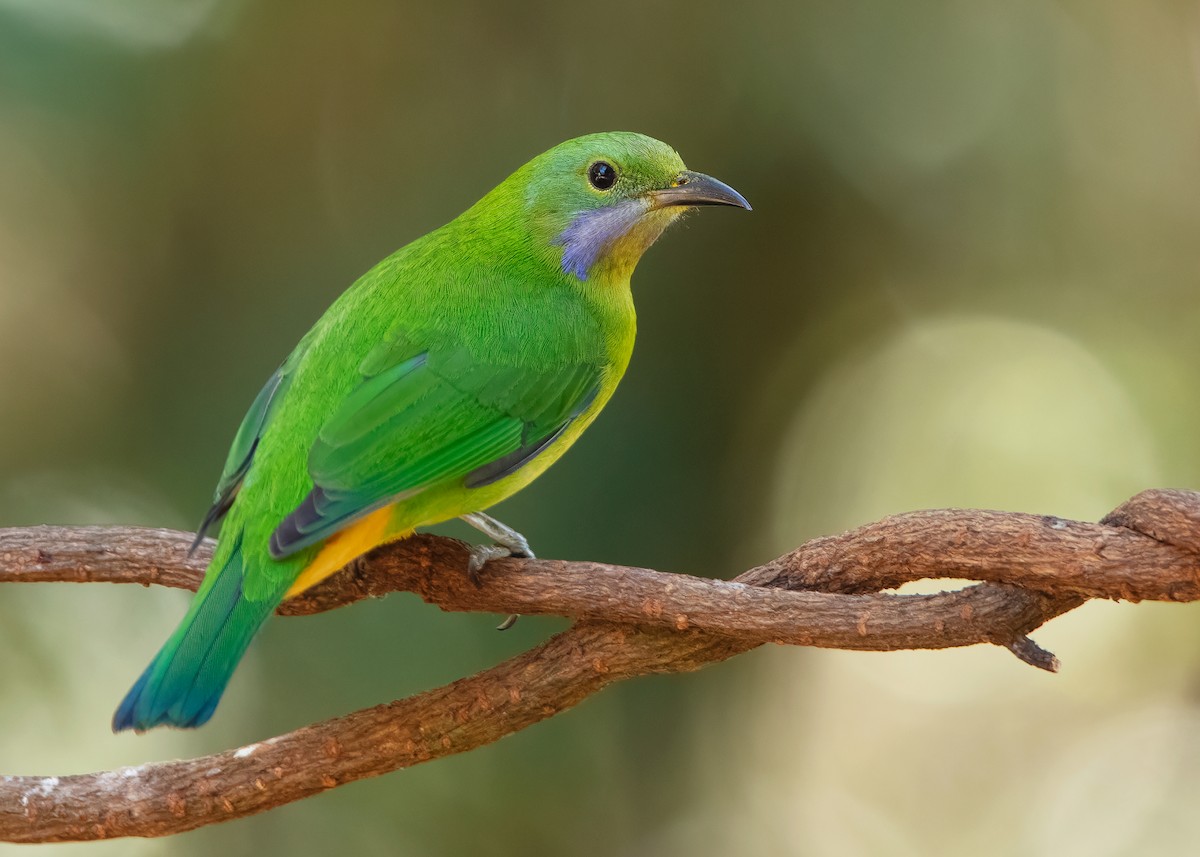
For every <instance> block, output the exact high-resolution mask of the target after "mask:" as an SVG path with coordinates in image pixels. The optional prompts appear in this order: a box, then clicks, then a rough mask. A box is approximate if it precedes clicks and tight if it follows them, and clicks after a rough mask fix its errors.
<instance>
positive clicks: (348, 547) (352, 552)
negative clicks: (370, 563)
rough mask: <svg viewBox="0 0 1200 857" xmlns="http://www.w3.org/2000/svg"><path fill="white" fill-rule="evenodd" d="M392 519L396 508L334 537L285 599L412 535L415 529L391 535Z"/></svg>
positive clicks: (383, 511) (381, 512)
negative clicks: (370, 551)
mask: <svg viewBox="0 0 1200 857" xmlns="http://www.w3.org/2000/svg"><path fill="white" fill-rule="evenodd" d="M391 517H392V507H391V506H385V507H384V508H382V509H379V510H377V511H375V512H372V513H371V514H369V515H367V516H366V517H365V518H361V519H359V520H358V521H355V522H354V523H353V524H351V525H350V526H348V527H346V529H344V530H342V531H341V532H339V533H337V534H336V535H333V536H330V537H329V538H328V539H327V540H326V541H325V546H324V547H323V548H321V552H320V553H319V554H317V557H316V559H314V560H313V561H312V562H310V563H309V564H308V566H307V567H305V569H304V571H302V572H300V576H299V577H297V578H296V582H295V583H293V584H292V587H291V589H289V590H288V591H287V594H286V595H284V596H283V597H284V598H291V597H292V596H294V595H299V594H300V593H301V592H303V591H304V590H306V589H308V588H309V587H311V586H316V585H317V584H318V583H320V582H321V581H322V580H324V579H325V578H327V577H329V576H330V575H331V574H334V573H335V572H338V571H341V569H342V568H343V567H344V566H345V565H346V563H348V562H350V560H352V559H354V558H355V557H358V556H362V555H363V554H365V553H366V552H367V551H369V550H370V549H371V548H373V547H376V546H378V545H381V544H383V543H384V542H390V541H394V540H395V539H402V538H405V537H406V536H409V535H411V534H412V531H411V530H409V531H408V532H403V533H389V531H388V524H389V523H390V521H391Z"/></svg>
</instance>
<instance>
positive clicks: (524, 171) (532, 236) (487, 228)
mask: <svg viewBox="0 0 1200 857" xmlns="http://www.w3.org/2000/svg"><path fill="white" fill-rule="evenodd" d="M700 205H732V206H738V207H741V208H745V209H749V208H750V205H749V203H747V202H746V200H745V199H744V198H743V197H742V196H741V194H739V193H738V192H737V191H735V190H734V189H733V188H731V187H729V186H728V185H726V184H724V183H722V182H719V181H717V180H716V179H713V178H710V177H709V176H706V175H703V174H701V173H695V172H690V171H688V170H687V169H685V168H684V165H683V161H682V160H680V158H679V155H678V154H676V153H675V151H674V150H673V149H672V148H671V147H669V146H667V145H666V144H664V143H660V142H659V141H657V140H653V139H651V138H649V137H646V136H643V135H641V134H634V133H629V132H610V133H602V134H591V135H588V136H585V137H579V138H577V139H574V140H569V141H567V142H566V143H562V144H561V145H559V146H555V147H554V148H553V149H550V150H549V151H548V152H545V153H544V154H542V155H539V156H538V157H536V158H534V159H533V160H532V161H530V162H529V163H527V164H526V165H525V166H523V167H521V168H520V169H519V170H517V171H516V172H515V173H513V174H512V175H511V176H509V177H508V178H507V179H505V181H504V182H503V183H501V184H500V185H499V186H498V187H497V188H496V189H495V190H493V191H492V192H491V193H489V194H488V195H487V196H485V197H484V198H483V199H481V200H480V201H479V202H477V203H476V204H475V205H474V206H472V207H471V208H470V209H468V210H467V211H466V212H465V213H463V214H462V215H460V216H459V217H457V218H456V219H454V220H453V221H451V222H450V223H448V224H446V225H445V226H443V227H442V228H440V229H437V230H434V231H433V232H430V233H429V234H428V235H425V236H424V237H422V238H419V239H417V240H416V241H413V242H412V243H411V244H409V245H407V246H405V247H404V248H402V249H401V250H398V251H397V252H395V253H393V254H392V255H391V256H389V257H388V258H386V259H384V260H383V261H382V262H380V263H379V264H378V265H376V266H375V267H374V268H372V269H371V270H370V271H368V272H367V273H366V274H365V275H363V276H362V277H361V278H359V280H358V281H357V282H355V283H354V285H352V286H351V287H350V288H349V289H347V290H346V291H345V292H344V293H343V294H342V295H341V296H340V297H339V298H338V299H337V301H335V302H334V304H333V306H331V307H330V308H329V310H328V311H327V312H326V313H325V315H323V316H322V317H321V319H320V320H319V321H318V322H317V323H316V325H315V326H314V327H313V328H312V330H310V331H309V332H308V334H307V335H305V337H304V338H303V339H302V340H300V344H299V345H297V346H296V348H295V350H294V351H292V353H291V354H290V355H289V356H288V357H287V359H286V360H284V361H283V365H281V366H280V367H279V369H277V370H276V372H275V374H273V375H272V376H271V377H270V379H269V380H268V381H267V383H266V386H264V387H263V389H262V391H261V392H260V393H259V394H258V397H257V398H256V399H255V400H254V403H253V404H252V405H251V406H250V411H249V413H247V414H246V417H245V419H244V420H243V421H242V424H241V427H240V428H239V429H238V431H237V434H236V436H235V437H234V440H233V446H232V448H231V449H230V451H229V456H228V459H227V460H226V463H225V470H224V472H223V473H222V474H221V479H220V481H219V482H218V483H217V490H216V495H215V499H214V501H213V504H212V507H211V509H210V510H209V512H208V514H207V515H206V516H205V518H204V521H203V523H202V524H201V527H200V532H199V534H198V535H197V537H196V544H199V542H200V540H201V539H202V538H203V536H204V533H205V531H206V530H207V529H208V528H209V527H211V526H212V525H214V524H215V523H217V521H219V520H220V519H222V518H224V522H223V524H222V527H221V535H220V539H219V541H218V544H217V548H216V551H215V553H214V554H213V558H212V562H211V563H210V564H209V566H208V571H207V573H206V574H205V577H204V581H203V583H202V584H201V586H200V589H199V591H198V592H197V593H196V596H195V599H194V600H193V601H192V604H191V607H190V608H189V609H188V612H187V615H185V616H184V618H183V621H182V622H181V623H180V624H179V627H178V628H177V629H176V630H175V632H174V633H173V634H172V635H171V636H170V638H169V639H168V640H167V642H166V643H165V644H164V645H163V647H162V649H161V650H160V651H159V653H158V654H157V655H156V656H155V658H154V660H153V661H151V663H150V665H149V666H148V667H147V668H146V670H145V671H144V672H143V673H142V675H141V677H140V678H139V679H138V680H137V682H136V683H135V684H134V685H133V687H132V688H131V689H130V691H129V693H128V694H127V695H126V696H125V699H124V700H123V701H122V702H121V704H120V706H118V708H117V711H116V713H115V714H114V715H113V730H114V731H121V730H123V729H135V730H137V731H139V732H141V731H144V730H146V729H151V728H153V727H155V726H159V725H163V724H167V725H171V726H178V727H195V726H200V725H201V724H203V723H204V722H206V721H207V720H208V719H209V718H210V717H211V716H212V713H213V711H214V710H215V709H216V707H217V702H218V701H219V700H220V698H221V694H222V692H223V691H224V690H225V686H226V684H227V683H228V681H229V678H230V676H231V675H232V674H233V671H234V669H235V668H236V667H237V664H238V662H239V661H240V660H241V658H242V655H243V654H244V653H245V651H246V648H247V646H248V645H249V644H250V640H251V639H252V638H253V637H254V635H255V633H256V632H257V631H258V629H259V627H260V626H261V625H262V624H263V622H264V621H266V619H267V617H268V616H270V615H271V613H272V611H274V609H275V608H276V607H277V606H278V605H279V603H280V601H282V600H283V599H285V598H288V597H291V596H293V595H295V594H297V593H299V592H301V591H303V590H305V589H307V588H308V587H310V586H313V585H314V584H316V583H318V582H319V581H321V580H323V579H324V578H326V577H328V576H329V575H331V574H333V573H334V572H336V571H338V570H339V569H340V568H342V567H343V566H344V565H345V564H346V563H347V562H349V561H350V560H352V559H353V558H355V557H356V556H359V555H361V554H363V553H365V552H366V551H368V550H370V549H371V548H373V547H375V546H377V545H379V544H382V543H384V542H387V541H391V540H394V539H401V538H404V537H406V536H408V535H411V534H412V533H413V531H414V529H415V528H416V527H421V526H426V525H430V524H436V523H438V522H441V521H446V520H450V519H451V518H462V519H463V520H465V521H466V522H467V523H469V524H471V525H472V526H474V527H475V528H477V529H479V530H480V531H482V532H483V533H485V534H486V535H487V536H488V537H490V538H491V539H493V540H494V541H495V544H494V545H483V546H480V547H477V548H475V549H474V551H473V552H472V554H471V558H470V561H469V563H468V572H469V573H470V574H472V575H475V574H477V573H478V571H479V569H480V568H481V567H482V566H483V564H484V563H486V562H487V561H488V560H490V559H494V558H497V557H501V556H509V555H513V556H527V557H531V556H533V552H532V551H531V550H530V549H529V544H528V542H527V541H526V540H525V538H524V537H523V536H522V535H521V534H520V533H517V532H516V531H514V530H512V529H509V528H508V527H506V526H504V525H503V524H501V523H500V522H499V521H497V520H495V519H494V518H491V517H489V516H488V515H485V514H484V513H483V510H484V509H487V508H488V507H490V506H492V505H494V504H495V503H498V502H500V501H501V500H503V499H505V498H506V497H509V496H511V495H512V494H514V493H515V492H517V491H519V490H521V489H522V488H524V487H525V486H526V485H528V484H529V483H530V482H531V481H533V479H535V478H536V477H537V476H538V475H539V474H540V473H541V472H542V471H544V470H545V469H546V468H547V467H549V466H550V465H551V464H552V463H553V462H554V461H555V460H557V459H558V457H559V456H561V455H562V454H563V453H564V452H565V451H566V449H567V447H569V446H570V445H571V444H572V443H574V442H575V440H576V439H577V438H578V437H579V435H580V434H581V433H582V432H583V430H584V429H585V428H587V427H588V426H589V425H590V424H591V422H592V420H594V419H595V418H596V415H597V414H598V413H600V409H601V408H603V407H604V405H605V404H606V403H607V402H608V400H609V398H610V397H611V396H612V394H613V391H614V390H615V389H616V386H617V382H618V381H620V379H621V376H622V375H623V374H624V372H625V367H626V366H627V365H628V363H629V358H630V354H631V353H632V350H633V340H634V331H635V326H636V325H635V316H634V309H633V298H632V295H631V294H630V290H629V278H630V275H631V274H632V273H633V269H634V266H635V265H636V264H637V262H638V259H639V258H640V257H641V255H642V253H643V252H645V250H646V249H647V248H648V247H649V246H650V245H651V244H653V243H654V241H655V240H656V239H657V238H658V237H659V235H661V234H662V232H663V230H664V229H666V228H667V226H669V225H670V224H671V223H672V222H673V221H674V220H676V219H677V218H678V217H679V216H680V214H681V213H683V212H684V211H685V210H686V209H688V208H689V207H692V206H700Z"/></svg>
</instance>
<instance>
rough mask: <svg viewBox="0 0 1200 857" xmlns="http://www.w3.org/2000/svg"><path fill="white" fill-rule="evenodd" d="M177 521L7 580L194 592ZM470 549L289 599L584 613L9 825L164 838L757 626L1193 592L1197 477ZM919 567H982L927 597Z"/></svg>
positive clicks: (862, 642) (834, 643)
mask: <svg viewBox="0 0 1200 857" xmlns="http://www.w3.org/2000/svg"><path fill="white" fill-rule="evenodd" d="M191 538H192V537H191V536H190V535H189V534H185V533H178V532H173V531H169V530H150V529H136V528H95V527H74V528H72V527H32V528H26V529H10V530H0V582H30V583H32V582H47V581H74V582H81V583H82V582H111V583H141V584H144V585H148V584H152V583H153V584H160V585H165V586H174V587H179V588H185V589H195V588H196V587H197V586H198V585H199V582H200V579H201V576H202V574H203V570H204V566H205V564H206V562H207V558H208V555H209V546H205V547H203V548H202V549H201V550H200V551H198V552H197V554H196V556H194V557H188V556H187V546H188V545H189V544H190V542H191ZM466 556H467V554H466V547H465V546H464V545H463V544H462V543H460V542H456V541H453V540H451V539H444V538H438V537H434V536H418V537H415V538H413V539H410V540H407V541H404V542H399V543H396V544H393V545H388V546H386V547H383V548H380V549H378V550H376V551H374V552H373V553H371V554H369V555H368V556H366V557H364V558H363V559H361V560H359V561H358V562H356V563H354V564H352V565H351V566H350V567H348V568H347V569H345V570H344V571H343V572H341V573H340V574H338V575H335V576H334V577H332V578H330V579H329V580H328V581H326V582H324V583H323V584H321V585H320V586H318V587H315V588H314V589H312V590H310V591H309V592H308V593H305V594H304V595H303V596H301V597H299V598H296V599H293V600H291V601H289V602H287V603H285V604H284V605H283V606H282V607H281V608H280V611H279V612H280V613H282V614H285V615H304V614H309V613H315V612H320V611H322V610H329V609H333V608H336V607H341V606H345V605H347V604H351V603H353V602H355V601H358V600H361V599H363V598H370V597H379V596H382V595H385V594H386V593H388V592H393V591H397V590H407V591H412V592H416V593H418V594H419V595H420V596H421V597H422V598H424V599H425V600H427V601H429V602H431V603H434V604H437V605H438V606H439V607H441V608H442V609H444V610H465V611H485V612H493V613H502V614H503V613H527V614H533V613H546V614H554V615H560V616H567V617H571V618H573V619H575V620H577V621H576V624H575V625H574V626H573V627H571V628H570V629H568V630H566V631H564V632H562V633H560V634H557V635H555V636H554V637H552V638H551V639H549V640H547V641H546V642H545V643H543V644H541V645H540V646H537V647H536V648H534V649H532V650H530V651H528V652H525V653H524V654H521V655H518V656H517V657H514V658H512V659H510V660H508V661H505V662H504V663H501V664H499V665H498V666H496V667H493V668H492V669H489V670H486V671H484V672H482V673H479V674H478V675H475V676H471V677H469V678H464V679H460V680H459V681H456V682H454V683H452V684H449V685H447V686H445V687H442V688H438V689H436V690H431V691H428V692H426V693H422V694H419V695H417V696H413V697H410V698H408V699H402V700H398V701H395V702H391V703H387V704H385V705H379V706H376V707H374V708H369V709H364V710H362V711H358V712H355V713H353V714H349V715H346V716H344V717H339V718H335V719H333V720H328V721H325V722H323V723H318V724H314V725H311V726H305V727H303V728H301V729H297V730H296V731H294V732H290V733H288V734H286V735H280V736H278V737H275V738H270V739H268V740H265V741H261V742H258V743H256V744H250V745H247V746H245V747H241V748H238V749H236V750H229V751H226V752H224V753H218V754H214V755H210V756H205V757H201V758H197V759H189V760H183V761H174V762H164V763H158V764H152V765H143V766H140V767H137V768H124V769H120V770H117V771H105V772H100V773H93V774H78V775H71V776H63V777H29V776H15V777H3V778H0V840H6V841H13V842H47V841H68V840H84V839H106V838H111V837H117V836H161V835H166V834H170V833H177V832H180V831H184V830H191V829H193V828H196V827H200V826H203V825H206V824H212V823H214V822H218V821H225V820H229V819H233V818H240V817H243V816H247V815H251V814H254V813H257V812H262V811H264V810H267V809H270V808H272V807H275V806H279V805H281V804H284V803H288V802H291V801H294V800H299V799H300V798H303V797H308V796H310V795H313V794H317V793H319V792H322V791H325V790H327V789H330V788H334V787H336V786H338V785H341V784H343V783H346V782H351V781H354V780H358V779H363V778H365V777H371V776H377V775H379V774H383V773H387V772H389V771H394V770H397V769H399V768H403V767H407V766H410V765H414V764H417V763H419V762H425V761H429V760H431V759H436V758H439V757H441V756H446V755H450V754H453V753H461V752H464V751H466V750H470V749H473V748H475V747H479V746H482V745H484V744H488V743H490V742H492V741H495V740H497V739H498V738H501V737H503V736H504V735H508V734H510V733H512V732H515V731H518V730H520V729H523V728H525V727H527V726H529V725H531V724H533V723H536V722H537V721H539V720H542V719H545V718H547V717H550V716H552V715H554V714H557V713H558V712H560V711H563V710H565V709H567V708H570V707H571V706H573V705H575V704H577V703H578V702H580V701H581V700H583V699H584V698H586V697H587V696H589V695H591V694H593V693H595V692H596V691H598V690H600V689H601V688H603V687H604V686H605V685H607V684H610V683H612V682H614V681H619V680H622V679H625V678H629V677H632V676H637V675H645V674H648V673H662V672H684V671H688V670H694V669H698V668H700V667H702V666H705V665H707V664H710V663H715V662H717V661H721V660H725V659H727V658H729V657H731V656H733V655H736V654H739V653H741V652H744V651H746V650H748V649H751V648H754V647H756V646H758V645H761V644H763V643H787V644H795V645H808V646H824V647H832V648H845V649H873V650H890V649H936V648H948V647H952V646H965V645H971V644H975V643H994V644H997V645H1000V646H1004V647H1006V648H1008V649H1009V650H1010V651H1011V652H1013V654H1015V655H1016V656H1017V657H1019V658H1021V659H1022V660H1023V661H1025V662H1027V663H1030V664H1033V665H1034V666H1038V667H1041V668H1043V669H1049V670H1055V669H1057V667H1058V662H1057V660H1056V659H1055V658H1054V656H1053V655H1051V654H1050V653H1048V652H1046V651H1044V650H1043V649H1041V648H1039V647H1038V646H1037V645H1036V644H1035V643H1034V642H1033V641H1032V640H1030V639H1029V637H1028V636H1027V635H1028V634H1029V633H1030V632H1031V631H1032V630H1034V629H1035V628H1037V627H1038V626H1040V625H1041V624H1043V623H1044V622H1046V621H1047V620H1049V619H1051V618H1053V617H1054V616H1057V615H1059V614H1061V613H1063V612H1066V611H1067V610H1071V609H1073V608H1075V607H1077V606H1079V605H1080V604H1082V603H1083V602H1084V601H1086V600H1088V599H1090V598H1108V599H1120V600H1127V601H1139V600H1143V599H1153V600H1166V601H1192V600H1196V599H1198V598H1200V494H1197V493H1194V492H1187V491H1166V490H1154V491H1146V492H1143V493H1141V494H1139V495H1137V496H1136V497H1134V498H1133V499H1132V500H1130V501H1128V502H1127V503H1125V504H1124V505H1122V506H1121V507H1120V508H1118V509H1117V510H1115V511H1114V512H1113V513H1111V514H1110V515H1109V516H1107V517H1106V518H1105V519H1104V521H1102V522H1101V523H1099V524H1088V523H1083V522H1079V521H1068V520H1064V519H1060V518H1054V517H1047V516H1039V515H1026V514H1019V513H1003V512H985V511H974V510H937V511H927V512H913V513H908V514H904V515H896V516H893V517H890V518H885V519H884V520H882V521H878V522H876V523H873V524H868V525H866V526H863V527H860V528H859V529H856V530H853V531H851V532H848V533H845V534H842V535H840V536H831V537H826V538H820V539H815V540H813V541H811V542H808V543H807V544H805V545H803V546H801V547H799V548H797V549H796V550H794V551H792V552H791V553H789V554H786V555H785V556H782V557H780V558H778V559H776V560H773V561H772V562H769V563H767V564H765V565H762V566H759V567H758V568H754V569H751V570H749V571H747V572H745V573H744V574H742V575H740V576H739V577H737V578H736V579H735V580H733V581H721V580H709V579H703V578H696V577H690V576H687V575H679V574H664V573H662V572H657V571H651V570H648V569H639V568H626V567H622V566H614V565H606V564H603V563H593V562H563V561H557V560H501V561H496V562H494V563H491V564H489V565H488V566H487V568H486V569H485V572H484V574H483V577H482V581H481V583H480V585H478V586H477V585H475V584H473V583H472V582H470V581H469V580H468V579H467V577H466V576H465V574H464V573H463V569H464V568H465V564H466ZM923 578H956V579H968V580H976V581H981V582H980V583H978V584H975V585H971V586H967V587H965V588H963V589H960V590H956V591H952V592H944V593H940V594H937V595H899V594H895V593H889V592H883V591H882V590H887V589H893V588H895V587H897V586H899V585H900V584H902V583H904V582H906V581H911V580H917V579H923Z"/></svg>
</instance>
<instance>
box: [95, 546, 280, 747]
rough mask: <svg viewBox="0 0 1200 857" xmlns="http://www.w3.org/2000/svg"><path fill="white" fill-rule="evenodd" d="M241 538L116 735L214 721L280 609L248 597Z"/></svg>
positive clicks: (122, 715)
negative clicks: (246, 657) (233, 679)
mask: <svg viewBox="0 0 1200 857" xmlns="http://www.w3.org/2000/svg"><path fill="white" fill-rule="evenodd" d="M243 564H244V559H243V554H242V547H241V537H240V535H239V536H238V537H237V541H236V543H235V544H234V546H233V549H232V550H231V551H230V552H229V555H228V556H227V557H225V558H224V559H223V563H222V565H221V566H220V567H219V568H217V567H215V563H214V566H212V567H210V568H209V572H208V575H207V577H206V578H205V581H204V585H203V586H201V588H200V591H199V592H197V593H196V598H195V600H194V601H193V602H192V606H191V608H190V609H189V610H188V612H187V615H186V616H184V618H183V621H182V622H180V623H179V627H178V628H176V629H175V633H173V634H172V635H171V636H170V638H169V639H168V640H167V642H166V643H164V644H163V647H162V649H161V650H159V653H158V654H157V655H155V657H154V660H153V661H151V662H150V666H148V667H146V671H145V672H143V673H142V675H141V678H139V679H138V680H137V681H136V682H135V683H134V685H133V687H132V688H130V690H129V693H127V694H126V695H125V698H124V699H123V700H122V701H121V704H120V705H119V706H117V711H116V713H115V714H114V715H113V721H112V727H113V731H114V732H120V731H122V730H124V729H134V730H136V731H138V732H143V731H145V730H147V729H152V728H154V727H155V726H160V725H163V724H166V725H170V726H178V727H181V728H190V727H195V726H200V725H202V724H203V723H205V722H206V721H207V720H208V718H210V717H211V716H212V713H213V711H214V710H216V707H217V702H219V701H220V699H221V694H222V693H223V692H224V690H225V685H226V684H228V683H229V678H230V676H232V675H233V671H234V669H235V668H236V667H237V665H238V661H240V660H241V659H242V654H243V653H244V652H245V651H246V647H247V646H249V645H250V640H251V639H252V638H253V637H254V634H255V632H257V631H258V629H259V627H260V626H261V625H262V623H263V622H264V621H266V619H267V617H268V616H269V615H270V614H271V610H272V609H273V608H274V607H275V599H264V600H262V601H250V600H248V599H246V598H245V596H244V595H243V594H242V580H243V572H244V565H243Z"/></svg>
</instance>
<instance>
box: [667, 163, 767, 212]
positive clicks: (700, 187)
mask: <svg viewBox="0 0 1200 857" xmlns="http://www.w3.org/2000/svg"><path fill="white" fill-rule="evenodd" d="M649 197H650V207H651V208H652V209H655V208H666V207H668V206H672V205H683V206H691V205H734V206H737V207H738V208H744V209H746V210H747V211H752V210H753V209H751V208H750V203H748V202H746V197H744V196H742V195H741V194H740V193H738V192H737V191H736V190H734V189H733V188H731V187H730V186H729V185H727V184H725V182H723V181H718V180H717V179H714V178H713V177H712V176H706V175H705V174H704V173H694V172H692V171H691V170H684V171H683V172H681V173H680V174H679V177H678V178H676V179H675V183H674V184H672V185H671V186H670V187H665V188H663V189H661V190H655V191H651V192H650V194H649Z"/></svg>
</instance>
